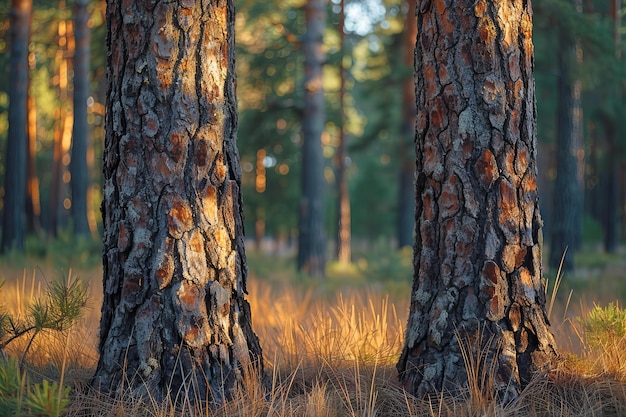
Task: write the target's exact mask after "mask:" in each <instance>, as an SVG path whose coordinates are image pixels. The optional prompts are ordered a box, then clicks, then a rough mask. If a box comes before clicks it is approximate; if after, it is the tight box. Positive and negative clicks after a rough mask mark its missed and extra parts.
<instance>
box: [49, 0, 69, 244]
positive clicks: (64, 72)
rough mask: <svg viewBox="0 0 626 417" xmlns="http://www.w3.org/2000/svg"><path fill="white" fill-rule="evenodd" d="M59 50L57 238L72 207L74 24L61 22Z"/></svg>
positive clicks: (53, 213) (53, 195)
mask: <svg viewBox="0 0 626 417" xmlns="http://www.w3.org/2000/svg"><path fill="white" fill-rule="evenodd" d="M59 8H60V9H64V8H65V2H64V1H60V2H59ZM57 35H58V39H57V42H58V49H57V53H56V57H55V61H56V64H57V68H58V85H57V88H58V92H59V111H58V117H56V121H55V127H54V133H53V142H54V144H53V151H52V152H53V153H52V175H51V180H50V181H51V184H50V195H49V200H48V212H49V215H48V216H49V218H48V233H49V234H50V235H51V236H52V237H56V236H57V234H58V232H59V229H60V228H61V227H64V226H65V225H66V222H67V212H68V208H70V204H71V202H70V200H69V198H68V183H69V181H70V180H71V178H70V174H69V172H68V169H67V167H68V166H69V164H70V159H71V157H70V154H69V150H70V146H71V142H72V121H73V115H72V111H71V103H70V100H69V99H68V84H69V72H70V71H71V62H70V61H69V59H68V58H69V56H71V55H72V54H73V53H74V51H73V45H74V41H73V25H72V22H71V21H65V20H61V21H60V22H59V25H58V31H57Z"/></svg>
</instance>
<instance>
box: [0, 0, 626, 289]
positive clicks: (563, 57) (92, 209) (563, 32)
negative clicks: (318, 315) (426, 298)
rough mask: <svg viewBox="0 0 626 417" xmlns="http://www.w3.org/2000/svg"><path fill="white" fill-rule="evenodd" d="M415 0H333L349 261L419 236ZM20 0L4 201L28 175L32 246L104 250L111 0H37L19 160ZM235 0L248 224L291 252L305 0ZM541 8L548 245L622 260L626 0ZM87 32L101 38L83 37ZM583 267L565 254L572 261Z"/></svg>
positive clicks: (336, 122) (332, 209)
mask: <svg viewBox="0 0 626 417" xmlns="http://www.w3.org/2000/svg"><path fill="white" fill-rule="evenodd" d="M344 1H345V4H344V3H343V2H344ZM412 1H413V0H411V1H409V2H403V1H402V0H332V1H329V2H328V3H327V16H326V22H325V29H324V38H323V49H324V52H325V56H326V62H325V64H324V65H323V86H324V91H325V94H324V97H325V121H324V124H323V126H322V127H321V128H320V129H321V130H323V133H322V135H321V147H322V151H323V156H324V168H323V182H324V188H325V190H326V192H325V194H324V195H325V203H324V204H325V213H324V216H323V225H322V228H323V229H324V230H325V232H326V237H327V242H328V247H327V249H326V251H327V253H328V259H329V261H330V262H331V264H334V263H335V262H336V261H335V260H336V259H338V254H337V246H338V245H337V243H336V242H337V238H335V236H337V235H338V232H337V225H338V223H339V222H338V216H339V214H340V213H339V211H340V210H339V207H340V204H339V203H338V201H339V196H340V195H344V198H347V197H346V193H345V192H341V193H340V192H339V190H340V189H341V187H339V185H340V184H341V183H342V178H345V181H346V182H345V183H346V185H347V187H346V188H345V189H344V191H345V190H347V196H349V202H350V204H349V207H350V211H349V216H350V217H349V219H350V222H349V224H350V225H351V229H350V230H351V236H350V238H349V242H350V245H351V248H352V250H351V253H352V254H350V251H348V255H347V256H346V255H344V256H342V257H341V258H340V261H341V262H338V263H345V264H350V263H351V262H352V263H354V264H356V265H358V264H359V262H361V263H363V262H365V263H366V262H367V259H366V258H367V255H364V254H367V253H370V254H371V253H372V251H374V252H376V250H379V251H380V250H381V248H382V250H383V252H385V251H387V252H392V251H394V250H395V249H396V248H401V247H406V246H409V247H410V246H412V232H413V218H414V197H413V192H414V191H413V184H412V179H413V169H414V166H415V155H414V146H413V138H414V135H415V130H414V119H413V117H414V114H413V112H414V106H415V100H414V99H413V98H412V97H411V94H410V92H411V90H412V89H413V79H412V77H413V62H412V54H411V53H409V54H407V49H409V48H407V42H411V40H413V42H414V39H415V33H414V31H413V32H411V31H407V22H411V19H408V16H407V13H408V11H409V10H410V9H411V6H412V7H415V6H414V4H415V3H413V5H411V2H412ZM17 3H20V2H19V1H15V0H14V1H13V2H9V1H6V2H3V3H2V4H0V152H2V153H1V154H0V155H2V156H1V157H0V197H2V198H1V199H0V211H3V212H5V213H6V210H3V209H4V204H3V203H4V201H5V198H4V197H5V195H6V193H7V188H6V187H7V186H6V184H9V183H10V182H9V180H10V178H11V177H16V176H23V177H25V178H26V181H25V185H26V201H25V202H24V213H25V215H26V218H25V225H26V226H25V232H26V233H25V234H26V239H25V251H26V252H28V253H29V254H31V255H35V256H41V257H46V256H48V255H49V253H48V252H49V251H51V249H50V248H51V247H53V246H60V247H65V248H67V247H72V248H74V249H71V251H72V253H74V254H76V253H78V252H77V251H76V249H75V248H76V245H78V244H80V245H82V246H81V248H82V249H81V251H82V252H80V251H79V252H80V253H83V254H84V256H85V257H88V258H89V259H92V260H94V259H95V261H94V262H95V263H98V262H99V258H100V226H101V217H100V212H99V207H100V202H101V200H102V184H101V182H102V178H101V159H102V150H103V140H104V114H103V113H104V104H103V103H104V102H105V94H106V80H105V60H106V50H105V48H106V43H105V39H104V36H105V35H104V34H105V9H106V2H105V1H104V0H95V1H84V0H77V1H66V0H58V1H49V0H38V1H35V2H34V5H33V10H32V19H31V20H30V22H31V23H30V24H31V36H30V42H29V46H28V65H29V68H28V71H27V72H28V74H29V77H30V82H29V88H28V92H29V95H28V100H27V103H28V107H27V108H28V112H27V120H28V127H27V138H28V139H27V142H28V147H27V150H28V152H27V164H26V166H25V167H22V166H20V167H17V169H15V170H13V169H11V170H7V154H6V150H7V141H8V138H9V124H10V121H9V113H10V112H9V106H10V105H11V103H10V100H9V89H10V85H11V83H12V82H13V81H12V79H13V77H14V75H15V74H11V69H10V51H11V48H12V45H11V37H10V36H9V34H10V10H11V6H12V4H17ZM235 3H236V8H237V23H236V39H237V50H236V57H237V58H236V59H237V72H238V80H237V93H238V100H239V111H240V117H239V135H238V137H239V139H238V140H239V150H240V157H241V166H242V170H243V198H244V214H245V218H246V235H247V238H248V240H249V241H250V245H251V248H257V249H260V250H262V251H264V252H269V253H274V254H280V255H285V256H291V255H293V254H295V253H296V252H297V242H298V239H297V236H298V233H299V231H298V228H299V226H298V207H299V204H300V198H301V191H300V190H301V178H302V177H303V176H306V175H307V173H306V172H303V164H302V159H303V157H302V144H303V135H302V126H303V123H305V120H304V111H303V108H304V104H303V102H304V96H305V91H304V88H303V79H304V60H305V59H304V52H303V48H302V44H303V37H304V34H305V27H306V19H307V17H306V16H305V13H304V5H305V3H306V2H305V1H304V0H266V1H251V0H236V1H235ZM533 7H534V35H533V36H534V44H535V80H536V90H537V94H536V96H537V128H538V138H539V154H538V158H539V178H540V184H539V191H540V203H541V210H542V215H543V218H544V241H545V243H546V247H547V248H548V249H549V248H550V247H553V248H556V249H555V250H552V254H553V255H554V256H551V257H546V260H547V262H546V266H548V265H549V266H550V267H551V268H552V269H556V268H557V267H558V263H559V261H560V258H561V255H562V253H563V251H564V250H565V248H567V250H568V258H567V259H568V260H573V259H577V263H578V259H579V258H574V257H573V254H574V253H579V257H580V259H582V260H581V261H580V262H582V264H583V265H586V266H589V265H593V264H594V262H604V261H606V260H611V259H612V260H619V259H620V252H619V250H620V243H622V242H623V237H624V236H625V232H626V222H625V221H624V215H625V213H626V178H625V175H624V174H625V173H624V167H625V162H626V149H625V147H626V138H625V133H626V117H625V116H626V100H625V98H626V65H624V63H623V61H624V59H626V42H624V41H623V40H624V38H625V34H626V18H625V13H626V1H623V0H611V1H607V0H579V1H578V2H577V1H574V2H572V1H564V0H536V1H534V2H533ZM344 11H345V13H344ZM79 13H83V14H84V13H87V16H88V19H87V20H86V21H85V24H86V29H87V31H86V33H85V31H82V32H81V31H80V28H79V27H76V25H77V24H78V23H77V22H80V20H77V18H76V16H77V15H78V14H79ZM410 26H411V25H410V24H409V27H410ZM413 29H414V28H413ZM85 36H88V38H87V40H88V45H89V47H88V48H85V47H82V48H81V47H80V45H81V40H82V39H85ZM83 45H84V41H83ZM409 51H410V50H409ZM85 53H86V54H88V55H87V56H86V57H85V56H84V54H85ZM85 59H86V61H85ZM81 60H82V61H81ZM79 62H83V63H84V62H86V63H87V68H86V70H87V71H88V73H87V76H88V93H87V95H86V96H85V97H86V102H84V101H80V100H79V101H78V103H85V106H81V105H80V104H79V105H77V104H76V103H75V102H74V100H73V98H74V92H75V88H76V87H75V85H77V84H75V79H78V77H79V74H78V71H79V70H80V71H82V72H84V71H85V68H84V66H85V65H84V64H83V65H82V66H77V65H79ZM411 100H412V101H411ZM82 107H84V109H86V112H87V113H86V116H85V118H86V120H87V127H86V129H76V128H75V121H74V116H75V115H77V114H81V113H79V112H84V109H83V108H82ZM79 142H80V143H84V144H86V148H85V152H86V160H87V164H86V165H85V166H84V167H83V168H80V167H79V166H78V165H77V166H76V167H74V168H72V153H73V147H74V146H75V145H73V144H75V143H79ZM78 180H83V181H84V180H87V183H86V185H85V190H86V191H85V192H86V196H85V197H84V199H85V201H86V203H87V204H86V205H85V207H82V205H81V207H78V209H77V207H76V204H74V199H75V198H74V197H73V195H75V194H76V193H79V192H80V191H72V189H73V182H74V181H78ZM5 219H6V215H5ZM82 219H86V221H84V220H82ZM5 221H6V220H5ZM5 224H6V223H5ZM85 225H86V226H85ZM80 235H84V236H85V237H82V238H79V237H77V236H80ZM70 242H71V243H72V244H71V245H70ZM81 242H82V243H81ZM405 252H407V251H406V250H405ZM409 252H410V251H409ZM600 254H602V255H600ZM611 254H614V255H611ZM585 257H586V259H587V261H586V263H585V260H584V258H585ZM548 259H549V261H548ZM573 268H574V264H573V263H571V265H570V264H567V267H566V269H567V270H570V271H571V270H573ZM409 276H410V275H409ZM409 276H406V279H407V280H410V278H409Z"/></svg>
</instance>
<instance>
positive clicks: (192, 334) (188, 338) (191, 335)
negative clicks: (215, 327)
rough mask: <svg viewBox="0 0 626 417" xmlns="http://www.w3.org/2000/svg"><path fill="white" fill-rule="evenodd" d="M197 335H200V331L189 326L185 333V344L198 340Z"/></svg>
mask: <svg viewBox="0 0 626 417" xmlns="http://www.w3.org/2000/svg"><path fill="white" fill-rule="evenodd" d="M198 334H200V330H199V329H198V327H197V326H189V328H188V329H187V331H186V332H185V342H187V343H189V344H191V343H193V342H194V341H195V340H196V339H197V338H198Z"/></svg>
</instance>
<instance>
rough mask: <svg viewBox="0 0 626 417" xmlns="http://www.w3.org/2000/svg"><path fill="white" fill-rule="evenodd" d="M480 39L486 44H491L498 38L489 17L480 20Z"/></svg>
mask: <svg viewBox="0 0 626 417" xmlns="http://www.w3.org/2000/svg"><path fill="white" fill-rule="evenodd" d="M478 37H479V38H480V41H481V42H482V43H485V44H491V43H492V42H493V40H494V39H495V38H496V27H495V25H494V24H493V22H492V21H491V19H489V18H487V17H483V18H481V19H479V20H478Z"/></svg>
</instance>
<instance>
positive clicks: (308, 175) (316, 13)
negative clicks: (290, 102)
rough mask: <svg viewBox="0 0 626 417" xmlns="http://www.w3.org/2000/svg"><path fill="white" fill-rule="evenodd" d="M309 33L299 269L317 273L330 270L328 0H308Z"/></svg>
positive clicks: (306, 8)
mask: <svg viewBox="0 0 626 417" xmlns="http://www.w3.org/2000/svg"><path fill="white" fill-rule="evenodd" d="M305 14H306V34H305V36H304V40H303V43H302V47H303V50H304V117H303V119H302V134H303V136H304V144H303V146H302V196H301V197H300V218H299V223H300V224H299V227H298V229H299V236H298V270H303V271H306V272H308V273H309V274H311V275H313V276H324V275H325V273H326V271H325V269H326V237H325V233H324V229H325V224H324V211H325V204H324V203H325V201H324V188H325V182H324V154H323V153H322V132H323V130H324V120H325V112H324V87H323V85H322V65H323V63H324V50H323V44H322V41H323V36H324V28H325V22H326V2H325V1H324V0H308V1H307V4H306V6H305Z"/></svg>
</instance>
